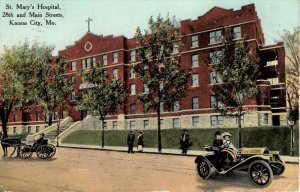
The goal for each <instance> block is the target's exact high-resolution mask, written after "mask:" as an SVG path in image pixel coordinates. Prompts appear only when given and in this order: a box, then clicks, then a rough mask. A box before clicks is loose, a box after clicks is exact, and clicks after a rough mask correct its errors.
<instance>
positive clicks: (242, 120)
mask: <svg viewBox="0 0 300 192" xmlns="http://www.w3.org/2000/svg"><path fill="white" fill-rule="evenodd" d="M235 123H236V124H239V118H238V117H236V118H235ZM241 123H242V124H244V115H242V116H241Z"/></svg>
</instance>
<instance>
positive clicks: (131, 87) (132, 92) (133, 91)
mask: <svg viewBox="0 0 300 192" xmlns="http://www.w3.org/2000/svg"><path fill="white" fill-rule="evenodd" d="M130 95H135V84H131V85H130Z"/></svg>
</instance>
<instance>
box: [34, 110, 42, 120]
mask: <svg viewBox="0 0 300 192" xmlns="http://www.w3.org/2000/svg"><path fill="white" fill-rule="evenodd" d="M40 117H41V114H40V112H36V113H35V118H36V121H39V120H40Z"/></svg>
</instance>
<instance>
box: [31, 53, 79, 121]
mask: <svg viewBox="0 0 300 192" xmlns="http://www.w3.org/2000/svg"><path fill="white" fill-rule="evenodd" d="M67 62H68V61H67V59H66V58H65V57H60V58H57V59H56V62H55V66H54V68H53V69H52V70H51V68H50V67H49V63H48V65H47V64H45V63H41V65H40V66H39V68H38V69H37V81H36V84H35V85H36V86H35V90H36V96H37V104H38V105H39V106H42V107H43V112H44V113H45V114H46V115H47V116H48V119H46V118H45V119H44V120H45V122H47V123H48V125H51V124H52V118H53V117H54V115H55V111H56V110H57V109H58V107H60V108H61V109H63V108H65V106H66V105H67V100H66V98H67V96H68V95H69V94H70V93H71V92H72V90H73V84H74V82H72V81H68V80H67V78H66V76H64V72H65V69H66V67H67Z"/></svg>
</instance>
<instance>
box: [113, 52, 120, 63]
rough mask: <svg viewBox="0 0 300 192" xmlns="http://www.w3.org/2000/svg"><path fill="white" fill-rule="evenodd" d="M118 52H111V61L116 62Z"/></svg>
mask: <svg viewBox="0 0 300 192" xmlns="http://www.w3.org/2000/svg"><path fill="white" fill-rule="evenodd" d="M118 60H119V59H118V52H114V53H112V61H113V63H118Z"/></svg>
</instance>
